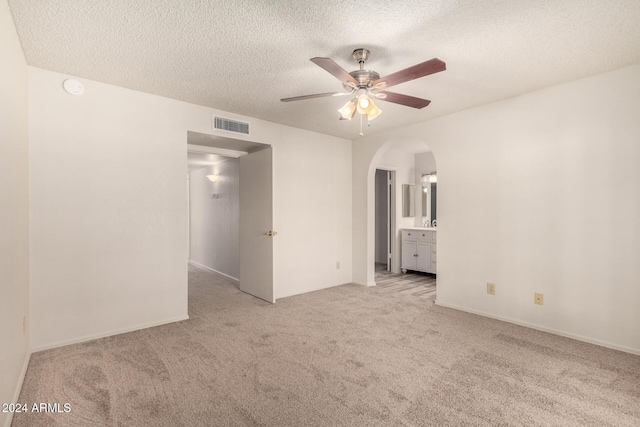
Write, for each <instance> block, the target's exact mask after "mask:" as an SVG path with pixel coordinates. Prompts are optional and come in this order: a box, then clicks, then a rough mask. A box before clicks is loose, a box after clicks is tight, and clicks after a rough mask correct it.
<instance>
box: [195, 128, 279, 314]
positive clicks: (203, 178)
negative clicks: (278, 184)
mask: <svg viewBox="0 0 640 427" xmlns="http://www.w3.org/2000/svg"><path fill="white" fill-rule="evenodd" d="M187 152H188V155H187V158H188V164H189V168H190V169H191V165H192V163H193V159H194V158H197V159H199V160H200V161H202V159H208V160H209V164H205V165H204V169H199V170H195V171H192V172H191V173H190V174H189V179H188V183H189V196H188V200H189V228H190V229H189V240H190V242H189V258H190V259H189V262H190V263H191V264H193V265H195V266H197V267H199V268H203V269H206V270H208V271H212V272H214V273H216V274H217V275H218V276H222V277H224V278H225V279H226V280H228V281H230V282H232V283H234V284H235V285H236V286H238V287H239V288H240V290H241V291H243V292H246V293H248V294H251V295H253V296H256V297H258V298H260V299H263V300H265V301H268V302H271V303H274V302H275V297H274V295H275V292H274V289H273V236H274V235H275V233H273V231H272V225H273V189H272V187H273V179H272V178H273V173H272V164H273V161H272V148H271V146H270V145H267V144H260V143H255V142H250V141H244V140H236V139H233V138H228V137H220V136H217V135H208V134H201V133H197V132H187Z"/></svg>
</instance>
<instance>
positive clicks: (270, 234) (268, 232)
mask: <svg viewBox="0 0 640 427" xmlns="http://www.w3.org/2000/svg"><path fill="white" fill-rule="evenodd" d="M276 234H278V233H277V232H276V231H271V230H269V231H267V232H266V233H264V235H265V236H270V237H273V236H275V235H276Z"/></svg>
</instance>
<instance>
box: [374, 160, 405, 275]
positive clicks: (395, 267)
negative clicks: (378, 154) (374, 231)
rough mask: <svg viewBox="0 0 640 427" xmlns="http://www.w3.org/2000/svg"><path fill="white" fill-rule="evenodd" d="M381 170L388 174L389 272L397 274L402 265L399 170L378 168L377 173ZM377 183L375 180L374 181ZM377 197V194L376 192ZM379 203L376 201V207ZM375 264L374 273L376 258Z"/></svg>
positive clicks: (385, 167)
mask: <svg viewBox="0 0 640 427" xmlns="http://www.w3.org/2000/svg"><path fill="white" fill-rule="evenodd" d="M376 170H381V171H385V172H387V180H388V181H387V247H388V250H389V255H388V259H387V271H390V272H393V273H397V272H398V271H399V268H400V263H399V262H398V254H399V251H398V242H397V240H398V239H397V237H396V232H397V230H396V171H397V169H396V168H394V167H387V166H377V167H376V168H375V170H374V177H375V171H376ZM374 182H375V179H374ZM374 197H375V192H374ZM375 203H377V202H376V201H375V200H374V206H375ZM373 220H374V224H375V209H374V219H373ZM373 263H374V271H375V257H374V260H373Z"/></svg>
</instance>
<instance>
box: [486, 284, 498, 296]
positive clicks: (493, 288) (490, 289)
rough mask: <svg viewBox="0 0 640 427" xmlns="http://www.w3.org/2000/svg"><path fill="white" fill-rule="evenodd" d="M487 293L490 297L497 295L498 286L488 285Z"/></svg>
mask: <svg viewBox="0 0 640 427" xmlns="http://www.w3.org/2000/svg"><path fill="white" fill-rule="evenodd" d="M487 293H488V294H489V295H495V294H496V284H495V283H487Z"/></svg>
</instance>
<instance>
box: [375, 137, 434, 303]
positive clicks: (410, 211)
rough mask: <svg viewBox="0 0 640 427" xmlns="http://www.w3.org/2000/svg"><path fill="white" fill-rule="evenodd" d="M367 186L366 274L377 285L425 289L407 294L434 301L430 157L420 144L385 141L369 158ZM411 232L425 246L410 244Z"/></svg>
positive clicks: (423, 145)
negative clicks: (388, 186)
mask: <svg viewBox="0 0 640 427" xmlns="http://www.w3.org/2000/svg"><path fill="white" fill-rule="evenodd" d="M389 171H393V175H394V182H393V184H392V186H391V190H393V194H392V195H389V193H388V192H386V191H385V188H384V183H385V179H387V181H388V177H387V174H388V173H389ZM369 185H370V186H371V187H370V188H371V191H370V192H369V193H368V194H370V195H371V196H370V197H371V199H370V200H369V203H368V206H369V207H368V209H369V212H370V213H369V215H370V218H373V224H372V227H371V228H372V232H370V233H371V234H369V236H370V240H369V244H368V245H367V246H368V248H370V249H369V250H370V252H369V253H370V254H372V256H371V257H370V258H369V259H370V260H371V262H370V263H369V264H368V265H367V269H368V272H367V276H368V277H372V278H373V279H374V282H375V283H376V284H377V285H378V286H381V285H384V286H388V285H390V284H391V283H394V282H395V283H396V284H397V283H400V282H412V283H414V285H415V286H416V287H417V286H419V285H420V286H422V285H426V286H427V287H429V289H425V288H424V287H423V288H421V289H418V288H416V290H415V291H416V292H414V291H413V290H412V291H411V292H414V293H419V294H420V295H429V296H430V297H432V298H435V277H436V275H435V273H436V259H437V256H436V252H437V238H436V236H437V234H436V231H437V228H436V227H437V170H436V164H435V157H434V155H433V153H432V152H431V150H430V149H429V147H428V145H427V144H426V143H425V142H423V141H416V140H412V141H390V142H389V143H387V144H385V145H383V146H382V147H381V148H380V149H379V150H378V152H377V153H376V155H375V156H374V158H373V159H372V162H371V169H370V179H369ZM387 197H388V199H387ZM386 200H389V203H388V204H387V203H386ZM387 212H388V214H387ZM386 221H389V225H388V227H389V230H390V232H389V233H388V234H387V233H385V228H386V226H387V225H386V224H385V222H386ZM416 232H420V233H421V234H420V237H421V238H423V240H428V242H426V241H425V242H422V241H420V242H417V241H416V242H413V241H411V238H414V237H416ZM422 234H424V236H422ZM387 236H388V239H389V240H388V241H387V240H385V238H387ZM403 236H404V239H403ZM412 245H413V246H412ZM385 246H388V248H389V251H390V256H389V255H387V259H389V260H390V262H388V264H385ZM414 246H415V248H413V247H414ZM412 248H413V249H412ZM425 248H426V249H425ZM410 261H411V262H410ZM427 264H428V266H427ZM404 273H406V274H404ZM409 275H411V276H410V277H409ZM394 286H396V285H394ZM397 287H398V286H396V288H397ZM409 287H410V286H409Z"/></svg>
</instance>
